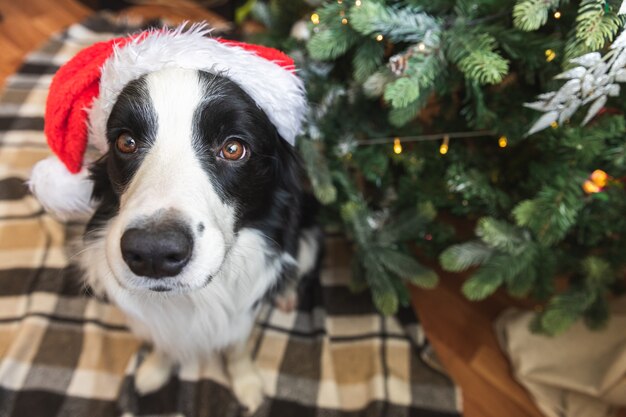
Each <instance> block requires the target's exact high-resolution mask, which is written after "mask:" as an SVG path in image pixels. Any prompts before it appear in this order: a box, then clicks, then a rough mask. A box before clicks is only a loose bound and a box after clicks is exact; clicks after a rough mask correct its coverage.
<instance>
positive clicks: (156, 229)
mask: <svg viewBox="0 0 626 417" xmlns="http://www.w3.org/2000/svg"><path fill="white" fill-rule="evenodd" d="M121 249H122V257H123V258H124V262H126V264H127V265H128V267H129V268H130V269H131V271H133V272H134V273H135V274H137V275H139V276H142V277H148V278H165V277H173V276H175V275H178V274H179V273H180V271H182V269H183V268H184V267H185V265H187V262H189V258H191V252H192V250H193V238H192V236H191V234H190V233H189V231H188V230H186V229H185V228H184V227H181V226H180V225H179V224H172V223H169V222H166V223H163V224H159V225H152V226H151V227H146V228H131V229H127V230H126V231H125V232H124V234H123V235H122V240H121Z"/></svg>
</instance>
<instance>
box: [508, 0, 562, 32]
mask: <svg viewBox="0 0 626 417" xmlns="http://www.w3.org/2000/svg"><path fill="white" fill-rule="evenodd" d="M558 4H559V0H518V2H517V4H516V5H515V7H514V8H513V24H514V25H515V27H517V28H519V29H521V30H524V31H527V32H529V31H531V30H537V29H539V28H540V27H541V26H543V25H545V24H546V22H547V21H548V12H549V11H550V9H553V8H555V7H557V6H558Z"/></svg>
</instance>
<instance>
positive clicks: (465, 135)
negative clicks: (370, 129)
mask: <svg viewBox="0 0 626 417" xmlns="http://www.w3.org/2000/svg"><path fill="white" fill-rule="evenodd" d="M495 134H496V132H494V131H493V130H476V131H469V132H446V133H436V134H430V135H419V136H401V137H398V136H393V137H386V138H371V139H359V140H357V141H356V144H357V145H358V146H369V145H383V144H389V143H393V142H394V140H395V139H400V141H401V142H402V143H405V144H406V143H414V142H428V141H435V140H440V139H441V138H444V137H446V136H447V137H448V138H449V139H455V138H456V139H470V138H477V137H493V136H494V135H495Z"/></svg>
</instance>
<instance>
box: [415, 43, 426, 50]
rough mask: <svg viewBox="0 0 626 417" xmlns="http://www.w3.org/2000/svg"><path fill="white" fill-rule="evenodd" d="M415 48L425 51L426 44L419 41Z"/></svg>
mask: <svg viewBox="0 0 626 417" xmlns="http://www.w3.org/2000/svg"><path fill="white" fill-rule="evenodd" d="M417 49H418V50H420V51H425V50H426V44H425V43H424V42H420V43H418V44H417Z"/></svg>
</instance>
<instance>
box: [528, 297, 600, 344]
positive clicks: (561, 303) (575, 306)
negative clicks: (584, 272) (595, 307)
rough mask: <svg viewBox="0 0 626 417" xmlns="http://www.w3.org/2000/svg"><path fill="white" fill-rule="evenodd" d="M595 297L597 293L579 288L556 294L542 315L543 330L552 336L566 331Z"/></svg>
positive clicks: (540, 321)
mask: <svg viewBox="0 0 626 417" xmlns="http://www.w3.org/2000/svg"><path fill="white" fill-rule="evenodd" d="M595 299H596V296H595V294H592V293H588V292H586V291H581V290H578V289H571V290H569V291H566V292H564V293H561V294H559V295H557V296H555V297H554V298H552V300H550V303H549V304H548V306H547V307H546V310H545V311H544V312H543V313H542V314H541V316H540V320H539V323H540V325H541V330H542V331H543V332H545V333H547V334H549V335H551V336H555V335H558V334H561V333H563V332H565V331H566V330H567V329H569V328H570V327H571V326H572V324H574V323H575V322H576V321H577V320H578V319H580V318H581V316H582V314H583V313H584V311H585V310H587V309H588V308H589V307H590V306H591V305H592V304H593V302H594V301H595Z"/></svg>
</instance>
